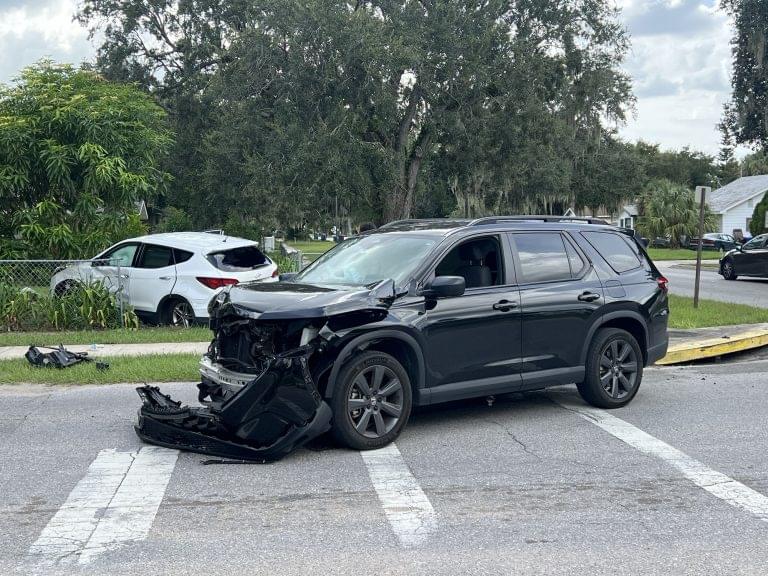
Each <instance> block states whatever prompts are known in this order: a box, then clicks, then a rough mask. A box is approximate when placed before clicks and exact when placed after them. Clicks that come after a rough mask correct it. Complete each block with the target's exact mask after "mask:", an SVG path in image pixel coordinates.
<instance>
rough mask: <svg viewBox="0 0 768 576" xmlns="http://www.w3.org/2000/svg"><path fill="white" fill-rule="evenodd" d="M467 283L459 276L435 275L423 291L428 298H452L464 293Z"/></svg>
mask: <svg viewBox="0 0 768 576" xmlns="http://www.w3.org/2000/svg"><path fill="white" fill-rule="evenodd" d="M466 288H467V285H466V282H464V278H463V277H461V276H437V277H436V278H435V279H434V280H432V284H430V285H429V287H428V288H427V289H426V290H425V291H424V295H425V296H427V297H430V298H453V297H455V296H461V295H462V294H464V290H466Z"/></svg>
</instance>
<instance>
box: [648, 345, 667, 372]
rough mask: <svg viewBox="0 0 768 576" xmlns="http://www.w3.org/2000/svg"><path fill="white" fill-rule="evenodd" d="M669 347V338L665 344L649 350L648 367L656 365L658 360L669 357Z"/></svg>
mask: <svg viewBox="0 0 768 576" xmlns="http://www.w3.org/2000/svg"><path fill="white" fill-rule="evenodd" d="M668 347H669V338H665V339H664V341H663V342H659V343H658V344H656V345H654V346H651V347H650V348H648V362H647V363H646V365H647V366H650V365H652V364H655V363H656V362H657V361H658V360H661V359H662V358H664V356H666V355H667V348H668Z"/></svg>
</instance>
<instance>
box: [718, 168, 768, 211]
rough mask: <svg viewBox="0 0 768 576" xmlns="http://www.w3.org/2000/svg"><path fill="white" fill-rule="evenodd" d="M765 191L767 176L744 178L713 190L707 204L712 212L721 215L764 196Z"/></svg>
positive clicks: (767, 186) (767, 181)
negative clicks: (752, 199)
mask: <svg viewBox="0 0 768 576" xmlns="http://www.w3.org/2000/svg"><path fill="white" fill-rule="evenodd" d="M766 191H768V175H763V176H745V177H744V178H739V179H738V180H734V181H733V182H731V183H730V184H726V185H725V186H723V187H722V188H718V189H717V190H713V191H712V192H711V193H710V194H709V197H708V198H707V204H709V207H710V208H711V209H712V211H713V212H715V213H716V214H722V213H723V212H727V211H728V210H729V209H730V208H732V207H734V206H737V205H739V204H742V203H743V202H746V201H747V200H750V199H751V198H754V197H756V196H759V195H761V194H765V192H766Z"/></svg>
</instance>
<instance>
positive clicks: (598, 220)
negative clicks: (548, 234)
mask: <svg viewBox="0 0 768 576" xmlns="http://www.w3.org/2000/svg"><path fill="white" fill-rule="evenodd" d="M526 221H528V222H583V223H585V224H602V225H606V226H610V223H609V222H606V221H605V220H603V219H602V218H588V217H584V218H579V217H577V216H486V217H484V218H476V219H475V220H472V222H470V223H469V226H480V225H482V224H497V223H499V222H526Z"/></svg>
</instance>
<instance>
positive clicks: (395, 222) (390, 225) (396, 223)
mask: <svg viewBox="0 0 768 576" xmlns="http://www.w3.org/2000/svg"><path fill="white" fill-rule="evenodd" d="M412 222H420V220H418V219H416V218H406V219H405V220H392V222H387V223H386V224H382V225H381V226H379V227H378V228H377V230H381V229H382V228H384V229H386V228H393V227H395V226H399V225H400V224H410V223H412Z"/></svg>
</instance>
